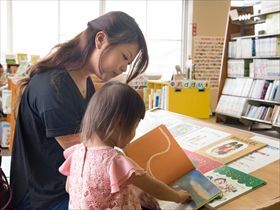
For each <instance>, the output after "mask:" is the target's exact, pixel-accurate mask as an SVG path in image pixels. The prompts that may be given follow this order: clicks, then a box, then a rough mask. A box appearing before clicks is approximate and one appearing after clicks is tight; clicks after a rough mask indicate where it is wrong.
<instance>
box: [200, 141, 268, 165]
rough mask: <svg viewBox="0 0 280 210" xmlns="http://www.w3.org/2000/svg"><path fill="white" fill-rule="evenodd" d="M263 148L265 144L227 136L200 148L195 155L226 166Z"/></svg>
mask: <svg viewBox="0 0 280 210" xmlns="http://www.w3.org/2000/svg"><path fill="white" fill-rule="evenodd" d="M264 146H266V144H265V143H262V142H258V141H254V140H251V139H246V138H242V137H237V136H229V137H227V138H224V139H221V140H219V141H217V142H214V143H212V144H210V145H208V146H205V147H203V148H201V149H200V150H198V151H197V153H199V154H201V155H203V156H206V157H209V158H211V159H214V160H217V161H218V162H221V163H224V164H226V163H229V162H232V161H234V160H236V159H238V158H241V157H243V156H244V155H247V154H249V153H251V152H253V151H255V150H258V149H260V148H262V147H264Z"/></svg>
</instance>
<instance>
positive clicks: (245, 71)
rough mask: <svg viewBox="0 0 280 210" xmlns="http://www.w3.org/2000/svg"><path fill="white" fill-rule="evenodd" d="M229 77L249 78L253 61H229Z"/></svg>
mask: <svg viewBox="0 0 280 210" xmlns="http://www.w3.org/2000/svg"><path fill="white" fill-rule="evenodd" d="M227 62H228V71H227V76H228V77H248V76H249V71H250V63H251V62H252V59H228V61H227Z"/></svg>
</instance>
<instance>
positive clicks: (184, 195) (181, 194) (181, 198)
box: [176, 190, 192, 203]
mask: <svg viewBox="0 0 280 210" xmlns="http://www.w3.org/2000/svg"><path fill="white" fill-rule="evenodd" d="M177 193H178V200H177V201H176V202H177V203H185V202H187V201H190V200H191V199H192V197H191V196H190V194H189V193H188V192H187V191H184V190H179V191H177Z"/></svg>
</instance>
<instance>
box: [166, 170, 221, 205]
mask: <svg viewBox="0 0 280 210" xmlns="http://www.w3.org/2000/svg"><path fill="white" fill-rule="evenodd" d="M171 186H172V187H173V188H175V189H182V190H185V191H188V192H189V193H190V194H191V195H192V201H191V202H189V203H186V204H177V203H174V202H168V201H164V202H161V209H184V210H186V209H198V208H200V207H201V206H203V205H205V202H206V201H209V200H213V199H215V198H216V197H219V196H221V195H222V194H221V190H220V189H219V188H218V187H217V186H216V185H213V184H212V183H211V182H209V180H208V179H207V178H206V177H205V176H204V175H203V174H201V173H200V172H199V171H197V170H192V171H191V172H190V173H188V174H187V175H185V176H183V177H181V178H180V179H179V180H177V181H176V182H174V183H173V184H171ZM167 207H168V208H167ZM171 207H172V208H171Z"/></svg>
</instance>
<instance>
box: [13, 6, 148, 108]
mask: <svg viewBox="0 0 280 210" xmlns="http://www.w3.org/2000/svg"><path fill="white" fill-rule="evenodd" d="M100 31H103V32H104V33H106V35H107V37H108V42H109V45H108V46H107V49H109V48H111V47H114V46H116V45H118V44H127V43H137V44H138V47H139V54H138V56H137V57H136V60H135V62H133V65H132V67H131V68H130V70H129V72H128V76H127V82H129V81H131V80H132V79H134V78H135V77H136V76H137V75H139V74H141V73H143V72H144V71H145V70H146V68H147V66H148V62H149V56H148V50H147V45H146V41H145V38H144V35H143V33H142V31H141V29H140V28H139V26H138V24H137V23H136V22H135V20H134V19H133V18H132V17H131V16H129V15H127V14H126V13H124V12H119V11H114V12H109V13H106V14H104V15H102V16H100V17H98V18H96V19H94V20H92V21H90V22H89V23H88V27H87V29H86V30H85V31H83V32H81V33H80V34H78V35H77V36H76V37H74V38H73V39H71V40H69V41H67V42H65V43H62V44H58V45H56V46H54V47H53V49H52V51H51V52H50V53H49V54H48V55H47V56H46V57H45V58H43V59H42V60H40V61H39V62H38V63H37V64H35V65H33V66H31V67H30V68H29V69H28V70H27V72H28V74H27V76H26V77H25V78H23V79H21V80H20V81H19V98H18V103H17V105H16V111H15V113H17V108H18V105H19V101H20V98H21V96H22V93H23V91H24V89H25V87H26V85H27V84H28V83H29V81H30V80H31V78H32V77H33V76H34V75H35V74H37V73H39V72H42V71H45V70H49V69H59V70H61V69H64V70H67V71H71V70H78V69H82V68H83V67H84V66H85V65H86V63H87V61H88V59H89V57H90V56H91V54H92V52H93V50H94V49H95V48H96V46H95V36H96V34H97V33H98V32H100ZM100 60H101V61H102V59H100ZM99 67H101V62H100V61H99Z"/></svg>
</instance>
